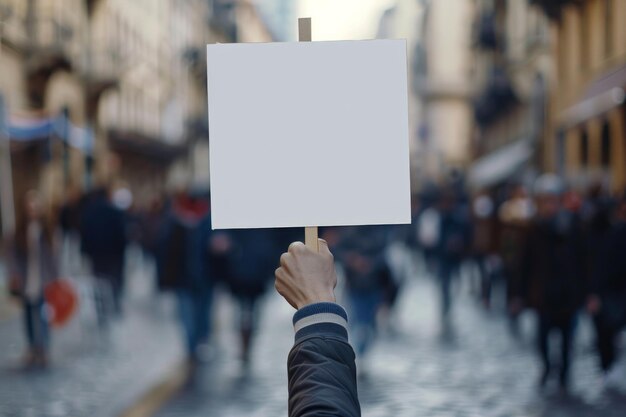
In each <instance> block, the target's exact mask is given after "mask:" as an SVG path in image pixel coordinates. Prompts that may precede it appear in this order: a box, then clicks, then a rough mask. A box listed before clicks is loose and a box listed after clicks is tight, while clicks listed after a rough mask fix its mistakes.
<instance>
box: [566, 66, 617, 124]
mask: <svg viewBox="0 0 626 417" xmlns="http://www.w3.org/2000/svg"><path fill="white" fill-rule="evenodd" d="M625 89H626V65H623V66H621V67H618V68H616V69H614V70H612V71H609V72H608V73H606V74H605V75H604V76H602V77H600V78H598V79H597V80H595V81H593V82H592V83H591V84H590V85H589V87H588V88H587V90H586V91H585V94H584V95H583V97H582V99H581V100H580V101H579V102H578V103H576V104H575V105H573V106H572V107H570V108H568V109H567V110H565V111H564V112H563V113H561V118H560V120H561V124H562V126H563V127H564V128H566V129H567V128H570V127H573V126H575V125H578V124H580V123H583V122H586V121H587V120H590V119H593V118H594V117H597V116H600V115H602V114H604V113H607V112H608V111H610V110H611V109H613V108H615V107H617V106H620V105H622V104H623V103H624V101H625V100H626V91H625Z"/></svg>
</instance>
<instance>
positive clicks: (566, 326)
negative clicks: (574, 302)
mask: <svg viewBox="0 0 626 417" xmlns="http://www.w3.org/2000/svg"><path fill="white" fill-rule="evenodd" d="M574 327H575V315H574V314H564V315H560V314H559V315H557V314H553V313H545V312H542V313H539V325H538V327H537V330H538V335H537V343H538V348H539V353H540V354H541V360H542V362H543V367H544V372H545V373H546V375H547V374H548V373H549V372H550V371H551V370H552V368H553V366H552V359H551V358H550V345H549V342H550V333H551V331H552V330H556V331H558V332H559V333H560V334H561V372H560V380H561V383H562V384H567V379H568V377H569V370H570V352H571V347H572V341H573V337H574Z"/></svg>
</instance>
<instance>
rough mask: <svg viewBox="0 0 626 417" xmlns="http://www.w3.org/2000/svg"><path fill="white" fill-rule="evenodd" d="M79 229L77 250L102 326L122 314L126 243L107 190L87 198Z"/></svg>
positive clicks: (120, 217)
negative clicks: (87, 266) (91, 281)
mask: <svg viewBox="0 0 626 417" xmlns="http://www.w3.org/2000/svg"><path fill="white" fill-rule="evenodd" d="M80 229H81V250H82V252H83V253H84V254H85V255H86V256H87V258H88V259H89V261H90V263H91V271H92V273H93V274H94V276H95V278H96V307H97V312H98V322H99V324H100V325H101V326H103V327H105V326H106V325H107V323H108V320H109V318H110V316H111V313H115V314H116V315H118V316H119V315H121V313H122V296H123V291H124V262H125V253H126V244H127V242H128V238H127V233H126V216H125V214H124V212H123V211H122V210H120V209H119V208H118V207H116V206H115V205H113V204H112V203H111V200H110V195H109V190H108V189H107V188H100V189H97V190H95V191H94V192H93V193H92V194H91V195H90V196H88V198H87V202H86V206H85V209H84V212H83V216H82V218H81V227H80ZM111 310H112V311H111Z"/></svg>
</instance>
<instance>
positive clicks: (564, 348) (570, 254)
mask: <svg viewBox="0 0 626 417" xmlns="http://www.w3.org/2000/svg"><path fill="white" fill-rule="evenodd" d="M563 191H564V187H563V183H562V181H561V179H560V178H559V177H557V176H555V175H553V174H544V175H542V176H541V177H539V178H538V179H537V181H536V183H535V193H536V200H537V217H536V219H535V220H534V221H533V223H532V225H531V228H530V230H529V232H528V236H527V239H526V242H525V245H524V253H523V258H522V270H521V278H522V286H521V293H520V296H521V299H522V300H523V302H524V303H526V304H527V305H528V306H529V307H530V308H533V309H534V310H535V311H536V312H537V315H538V326H537V331H538V334H537V343H538V350H539V353H540V355H541V360H542V365H543V370H542V372H541V377H540V379H539V385H540V387H544V386H545V385H546V383H547V382H548V379H549V377H550V375H551V373H552V371H553V370H554V368H555V367H554V365H553V360H552V358H551V357H550V343H549V342H550V333H551V332H552V331H553V330H556V331H558V332H559V333H560V335H561V364H560V365H561V366H560V373H559V383H560V387H561V389H562V390H564V391H565V390H567V388H568V384H569V370H570V353H571V346H572V341H573V339H574V329H575V319H576V313H577V310H578V309H579V308H580V307H581V306H582V304H583V298H584V293H585V288H584V281H585V270H584V265H585V261H584V259H585V250H584V244H583V240H582V231H581V227H580V221H579V219H577V217H576V216H575V215H574V214H573V213H572V212H570V211H567V210H564V209H563V206H562V195H563Z"/></svg>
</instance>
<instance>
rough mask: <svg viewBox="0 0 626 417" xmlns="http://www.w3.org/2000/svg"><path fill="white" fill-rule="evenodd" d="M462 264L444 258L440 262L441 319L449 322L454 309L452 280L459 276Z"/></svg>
mask: <svg viewBox="0 0 626 417" xmlns="http://www.w3.org/2000/svg"><path fill="white" fill-rule="evenodd" d="M460 267H461V262H460V261H459V260H457V259H446V258H443V259H441V260H440V261H439V290H440V294H441V317H442V318H443V319H444V320H447V319H448V317H449V315H450V310H451V309H452V280H453V279H454V278H455V277H456V276H457V275H458V274H459V270H460Z"/></svg>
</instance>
